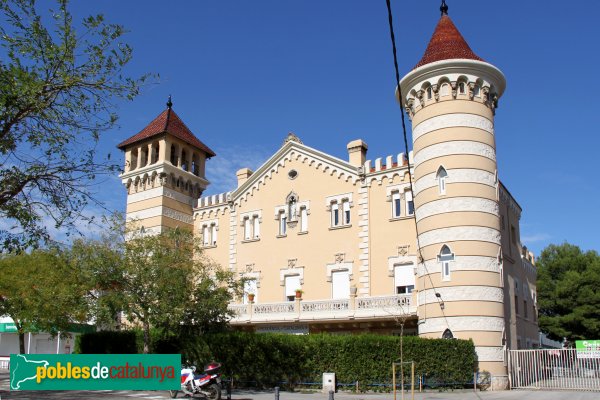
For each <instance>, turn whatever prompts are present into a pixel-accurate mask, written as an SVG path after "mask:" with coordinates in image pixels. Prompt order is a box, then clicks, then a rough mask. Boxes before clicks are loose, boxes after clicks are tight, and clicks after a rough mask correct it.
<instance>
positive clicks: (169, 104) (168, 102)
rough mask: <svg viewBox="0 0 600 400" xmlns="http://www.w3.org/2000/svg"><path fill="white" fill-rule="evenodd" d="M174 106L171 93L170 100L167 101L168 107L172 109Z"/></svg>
mask: <svg viewBox="0 0 600 400" xmlns="http://www.w3.org/2000/svg"><path fill="white" fill-rule="evenodd" d="M171 107H173V102H172V101H171V95H169V100H168V101H167V108H168V109H169V110H170V109H171Z"/></svg>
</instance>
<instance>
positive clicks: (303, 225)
mask: <svg viewBox="0 0 600 400" xmlns="http://www.w3.org/2000/svg"><path fill="white" fill-rule="evenodd" d="M300 232H308V210H307V209H306V207H301V208H300Z"/></svg>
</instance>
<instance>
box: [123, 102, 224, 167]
mask: <svg viewBox="0 0 600 400" xmlns="http://www.w3.org/2000/svg"><path fill="white" fill-rule="evenodd" d="M163 133H169V134H171V135H173V136H175V137H176V138H178V139H181V140H183V141H184V142H186V143H188V144H191V145H192V146H194V147H197V148H199V149H200V150H203V151H204V152H205V153H206V156H207V157H214V156H215V155H216V154H215V152H214V151H212V150H211V149H210V148H209V147H208V146H207V145H205V144H204V143H202V142H201V141H200V140H199V139H198V138H197V137H196V136H195V135H194V134H193V133H192V131H190V129H189V128H188V127H187V126H186V125H185V124H184V123H183V121H182V120H181V118H179V116H178V115H177V114H176V113H175V111H173V110H172V109H171V108H167V109H166V110H165V111H163V112H162V113H160V115H159V116H158V117H156V118H154V121H152V122H150V123H149V124H148V126H146V127H145V128H144V129H142V130H141V131H140V133H138V134H137V135H133V136H132V137H130V138H129V139H127V140H125V141H124V142H122V143H120V144H119V145H118V146H117V147H118V148H119V149H121V150H124V148H125V147H126V146H128V145H130V144H133V143H136V142H140V141H142V140H146V139H149V138H151V137H154V136H158V135H160V134H163Z"/></svg>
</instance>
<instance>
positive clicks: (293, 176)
mask: <svg viewBox="0 0 600 400" xmlns="http://www.w3.org/2000/svg"><path fill="white" fill-rule="evenodd" d="M297 176H298V171H296V170H295V169H293V170H291V171H290V172H288V178H290V179H296V177H297Z"/></svg>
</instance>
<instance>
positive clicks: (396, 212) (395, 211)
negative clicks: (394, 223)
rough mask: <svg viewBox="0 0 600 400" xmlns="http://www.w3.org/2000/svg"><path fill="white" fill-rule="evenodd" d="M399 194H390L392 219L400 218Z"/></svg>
mask: <svg viewBox="0 0 600 400" xmlns="http://www.w3.org/2000/svg"><path fill="white" fill-rule="evenodd" d="M400 210H401V207H400V192H394V193H392V218H398V217H400Z"/></svg>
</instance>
